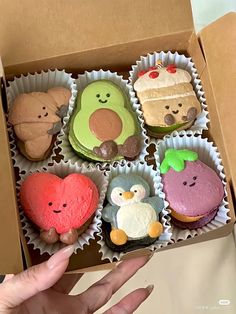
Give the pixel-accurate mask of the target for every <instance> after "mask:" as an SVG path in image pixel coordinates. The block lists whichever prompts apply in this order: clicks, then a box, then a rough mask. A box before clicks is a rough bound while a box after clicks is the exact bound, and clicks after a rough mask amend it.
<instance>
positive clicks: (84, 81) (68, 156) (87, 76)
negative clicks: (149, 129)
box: [58, 70, 148, 165]
mask: <svg viewBox="0 0 236 314" xmlns="http://www.w3.org/2000/svg"><path fill="white" fill-rule="evenodd" d="M97 80H110V81H112V82H114V83H115V84H116V85H118V86H119V87H120V88H121V89H122V91H123V92H124V93H125V94H126V95H127V96H128V99H129V100H130V105H131V107H132V109H133V111H134V112H135V113H136V114H137V118H138V122H139V124H140V126H141V140H142V151H141V153H140V155H139V156H138V157H137V159H136V160H144V157H145V155H146V154H147V152H146V148H147V146H148V144H147V142H148V137H147V135H146V130H145V128H144V120H143V117H141V116H140V114H139V111H138V108H139V104H138V100H137V98H136V97H135V93H134V91H133V89H132V86H131V85H130V84H128V81H127V80H124V79H123V77H122V76H120V75H118V74H117V73H116V72H115V73H113V72H110V71H103V70H99V71H92V72H87V71H86V72H85V73H84V74H82V75H78V79H77V80H76V84H77V89H78V91H82V90H83V89H84V88H85V87H86V86H87V85H88V84H89V83H91V82H93V81H97ZM75 106H76V103H75V102H74V103H70V106H69V110H68V114H67V116H66V117H65V119H64V127H63V128H62V130H61V132H60V134H59V136H58V139H59V140H60V142H61V143H59V144H58V147H59V148H60V149H61V152H60V154H61V155H63V157H64V160H65V161H67V160H70V161H71V162H72V163H76V162H81V158H83V157H80V156H79V155H77V154H76V152H75V151H74V150H73V148H72V146H71V145H70V142H69V139H68V134H69V120H70V117H71V115H72V114H73V110H74V107H75ZM84 160H86V158H83V161H84ZM123 160H124V159H123ZM90 163H91V164H100V165H101V164H103V165H107V164H108V163H107V162H103V163H101V162H90Z"/></svg>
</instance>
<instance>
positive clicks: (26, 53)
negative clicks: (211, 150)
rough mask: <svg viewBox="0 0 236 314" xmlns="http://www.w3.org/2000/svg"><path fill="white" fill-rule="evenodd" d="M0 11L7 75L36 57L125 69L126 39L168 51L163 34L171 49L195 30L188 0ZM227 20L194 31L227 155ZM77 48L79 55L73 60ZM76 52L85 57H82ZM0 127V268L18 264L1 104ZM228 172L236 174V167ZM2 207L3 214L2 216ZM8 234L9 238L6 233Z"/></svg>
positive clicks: (33, 66)
mask: <svg viewBox="0 0 236 314" xmlns="http://www.w3.org/2000/svg"><path fill="white" fill-rule="evenodd" d="M171 8H173V9H171ZM0 12H1V21H0V55H1V56H2V59H3V64H4V70H5V74H6V76H7V77H8V78H9V77H11V76H12V75H13V74H20V73H26V72H35V71H37V70H42V60H43V69H45V70H46V69H48V68H54V67H58V68H66V69H67V70H73V69H76V72H78V71H80V70H81V71H82V70H84V69H88V70H89V69H98V60H99V68H100V67H101V66H103V68H104V69H107V68H108V69H109V66H110V65H112V69H115V68H116V65H117V69H119V67H120V64H122V65H123V66H124V69H126V70H127V69H128V68H130V66H131V64H132V63H133V62H134V60H136V59H137V58H138V57H139V56H138V55H137V56H136V55H135V52H133V51H128V53H127V45H125V43H128V42H133V43H134V44H135V45H137V46H138V47H139V51H143V53H146V52H145V41H146V40H148V41H149V48H150V47H153V51H154V50H156V47H157V46H158V45H157V43H158V40H159V39H161V40H162V47H161V49H163V50H167V49H168V48H167V47H168V40H169V39H170V38H172V40H173V38H175V37H176V36H175V35H176V33H178V34H179V36H178V38H177V39H175V40H176V44H175V46H176V47H179V49H177V50H179V51H183V50H184V49H185V47H186V42H188V40H191V38H192V37H191V34H192V33H193V32H194V28H193V19H192V11H191V5H190V1H189V0H179V1H178V5H176V1H174V0H167V1H161V0H148V1H142V0H136V1H135V2H134V1H122V0H119V1H115V2H111V1H109V0H101V1H99V2H94V1H93V0H87V1H82V0H78V1H72V0H71V1H67V2H65V1H63V0H52V1H50V2H49V1H47V0H42V1H40V2H35V3H34V6H32V2H31V1H30V0H23V1H21V2H14V3H12V4H11V3H9V2H8V1H7V0H2V1H1V3H0ZM228 19H230V20H234V25H235V24H236V16H235V15H228V16H226V17H225V18H223V19H220V20H218V21H217V22H215V23H214V24H213V25H210V26H208V27H207V28H206V29H205V30H204V31H203V32H202V33H201V41H202V45H203V48H204V49H206V50H205V51H204V52H205V57H206V61H207V64H209V69H208V71H209V75H210V84H212V85H213V91H214V98H215V103H216V106H217V113H218V117H217V120H216V121H219V119H221V118H222V117H221V113H222V112H224V108H227V112H230V115H229V114H224V115H223V119H224V120H223V121H224V123H223V126H222V130H221V131H222V132H226V133H225V134H224V138H225V140H226V141H227V142H226V143H224V144H223V145H225V146H227V145H228V143H231V151H232V147H234V149H235V150H234V154H233V151H232V155H236V147H235V144H234V143H233V141H232V139H230V133H229V128H230V123H228V121H229V122H232V120H231V119H233V115H235V114H236V111H235V110H234V109H233V103H231V102H230V98H231V99H233V98H232V97H229V95H228V93H227V86H225V87H224V85H223V84H221V82H220V77H221V76H222V77H223V78H224V80H225V78H226V77H227V78H228V79H227V84H228V82H230V86H233V84H234V85H235V86H236V77H235V68H234V69H233V68H231V67H229V65H227V64H226V65H225V64H224V63H223V65H222V66H221V64H222V60H224V61H225V60H227V59H225V51H226V50H225V49H224V47H230V48H229V49H228V50H229V51H227V53H228V55H229V58H230V59H233V57H234V50H235V44H233V43H235V41H233V39H235V35H234V34H233V32H230V31H228V32H225V27H226V26H227V27H228V28H229V29H231V27H232V26H231V25H232V24H230V23H232V21H231V22H230V21H228ZM219 33H221V35H219ZM217 36H218V38H219V37H220V41H215V42H214V45H213V43H212V38H215V37H217ZM183 43H184V44H183ZM183 45H185V47H183ZM140 47H143V48H141V49H140ZM142 49H143V50H142ZM104 51H106V54H105V55H106V58H104ZM109 52H111V53H110V54H109ZM124 52H126V53H124ZM150 52H151V50H150ZM78 54H80V58H79V60H80V61H79V62H78V59H77V56H78ZM83 55H84V56H86V57H84V58H83ZM95 55H96V58H94V56H95ZM88 60H89V62H88ZM198 61H199V64H201V66H200V67H198V69H200V72H204V69H205V61H204V60H198ZM234 62H235V61H234ZM78 63H79V64H78ZM217 67H218V72H217ZM222 67H224V76H223V75H220V74H219V68H221V69H222ZM226 72H227V73H226ZM199 74H200V75H201V73H199ZM212 76H214V79H213V78H212ZM215 76H216V77H218V79H216V78H215ZM228 86H229V85H228ZM220 91H221V92H220ZM234 93H236V91H234ZM218 107H220V108H221V109H218ZM233 110H234V111H235V112H233ZM225 113H226V110H225ZM231 113H232V114H231ZM219 114H220V116H219ZM227 119H229V120H227ZM0 128H3V131H2V129H0V145H1V147H3V150H4V151H3V150H2V151H1V154H0V157H1V160H3V161H4V162H0V173H4V184H3V182H2V180H0V185H1V186H0V201H1V203H0V204H1V210H0V221H1V228H0V239H1V240H0V249H1V252H2V254H4V256H5V257H6V256H7V254H9V255H8V256H7V257H6V261H7V265H6V262H4V260H3V259H0V270H1V272H17V271H19V270H20V269H21V268H22V256H21V247H20V241H19V233H20V231H19V229H18V220H17V217H16V215H15V206H16V203H15V198H14V197H13V195H14V180H13V179H12V177H11V176H12V169H11V163H10V161H11V159H10V155H9V148H8V144H7V134H6V129H5V123H4V117H3V114H2V113H1V111H0ZM224 128H226V131H225V130H224ZM1 132H2V133H1ZM229 147H230V146H229ZM222 149H223V151H224V147H223V148H221V152H222ZM228 151H229V148H228ZM229 164H230V165H231V163H229ZM227 167H228V166H227ZM227 172H228V171H227ZM231 174H232V172H231ZM233 174H234V175H235V176H236V169H235V172H234V173H233ZM5 176H6V177H7V178H8V179H7V180H5ZM4 188H5V189H4ZM6 189H7V191H6ZM4 213H7V214H6V216H5V217H4ZM2 217H3V218H2ZM4 218H5V219H4ZM6 232H7V237H6ZM9 233H10V238H8V234H9ZM3 252H4V253H3ZM5 252H6V253H5ZM16 265H17V266H16Z"/></svg>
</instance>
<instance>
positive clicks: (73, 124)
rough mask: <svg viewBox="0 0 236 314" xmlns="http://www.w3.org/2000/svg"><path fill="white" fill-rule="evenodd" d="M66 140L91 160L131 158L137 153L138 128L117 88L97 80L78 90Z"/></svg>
mask: <svg viewBox="0 0 236 314" xmlns="http://www.w3.org/2000/svg"><path fill="white" fill-rule="evenodd" d="M69 141H70V143H71V145H72V147H73V149H74V150H75V151H76V152H77V153H78V154H79V155H83V156H84V157H85V158H87V159H90V160H96V161H112V160H119V159H122V158H124V157H128V158H131V159H134V158H135V157H136V156H138V155H139V153H140V150H141V142H140V128H139V125H138V121H137V119H136V117H135V115H134V113H133V111H132V108H131V107H130V103H129V100H128V98H127V96H126V95H125V94H124V93H123V91H122V90H121V89H120V87H118V86H117V85H116V84H114V83H113V82H111V81H108V80H98V81H94V82H92V83H90V84H89V85H88V86H86V88H85V89H84V90H83V91H82V92H80V93H79V95H78V97H77V101H76V108H75V111H74V113H73V116H72V118H71V121H70V131H69Z"/></svg>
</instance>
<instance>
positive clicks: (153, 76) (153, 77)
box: [149, 71, 159, 79]
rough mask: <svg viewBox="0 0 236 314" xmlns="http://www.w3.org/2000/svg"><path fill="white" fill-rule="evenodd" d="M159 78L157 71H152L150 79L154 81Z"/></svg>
mask: <svg viewBox="0 0 236 314" xmlns="http://www.w3.org/2000/svg"><path fill="white" fill-rule="evenodd" d="M158 76H159V73H158V72H157V71H152V72H150V73H149V77H150V78H152V79H155V78H157V77H158Z"/></svg>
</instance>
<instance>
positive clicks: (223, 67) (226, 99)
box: [200, 13, 236, 191]
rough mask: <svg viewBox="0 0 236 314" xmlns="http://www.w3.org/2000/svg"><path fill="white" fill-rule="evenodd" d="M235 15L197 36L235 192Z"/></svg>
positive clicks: (228, 15)
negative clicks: (205, 65)
mask: <svg viewBox="0 0 236 314" xmlns="http://www.w3.org/2000/svg"><path fill="white" fill-rule="evenodd" d="M235 29H236V13H228V14H226V15H225V16H223V17H222V18H220V19H219V20H217V21H216V22H214V23H212V24H210V25H209V26H208V27H206V28H205V29H203V30H202V32H201V33H200V40H201V44H202V48H203V51H204V55H205V59H206V64H207V68H208V73H209V77H210V81H211V85H212V91H213V97H214V100H215V104H216V107H217V113H218V118H219V121H220V123H219V126H218V127H219V129H220V131H221V133H222V136H223V140H224V148H225V153H226V156H227V160H228V164H229V170H230V174H228V175H230V178H229V180H232V182H233V185H234V191H236V167H235V165H236V141H235V137H234V133H235V131H234V126H235V123H236V58H235V51H236V32H235Z"/></svg>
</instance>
